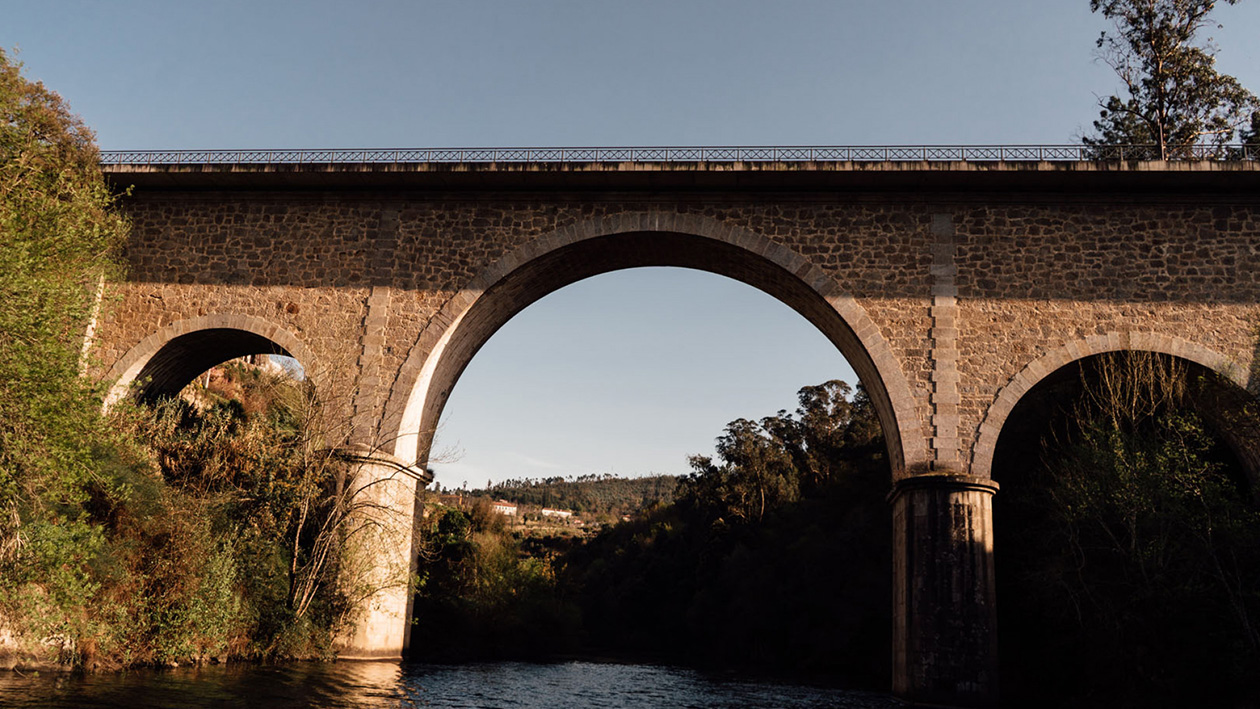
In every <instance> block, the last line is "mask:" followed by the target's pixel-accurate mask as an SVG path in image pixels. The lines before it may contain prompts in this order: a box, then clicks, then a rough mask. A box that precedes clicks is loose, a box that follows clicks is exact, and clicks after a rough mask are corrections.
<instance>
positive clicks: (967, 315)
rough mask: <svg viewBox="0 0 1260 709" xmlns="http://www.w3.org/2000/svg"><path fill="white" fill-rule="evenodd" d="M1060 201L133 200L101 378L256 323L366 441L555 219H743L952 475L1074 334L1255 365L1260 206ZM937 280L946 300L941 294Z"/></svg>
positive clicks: (218, 196) (103, 335)
mask: <svg viewBox="0 0 1260 709" xmlns="http://www.w3.org/2000/svg"><path fill="white" fill-rule="evenodd" d="M1058 201H1062V202H1063V203H1061V204H1059V203H1055V201H1051V200H1047V199H1039V200H1031V199H1030V200H1026V201H1023V202H1020V201H1011V200H1009V199H1008V200H1002V201H996V200H995V201H993V202H992V203H985V202H983V201H981V200H979V199H977V198H969V199H968V200H967V201H965V202H958V201H953V202H951V201H946V200H930V199H927V198H924V197H921V196H919V197H914V198H907V197H905V196H901V197H898V196H893V195H887V196H876V197H870V196H866V197H860V196H857V197H844V196H837V195H835V194H832V195H789V196H774V195H764V194H763V195H756V196H749V195H740V194H713V195H697V194H691V195H687V194H682V195H679V196H677V197H669V196H668V195H665V196H655V197H652V198H648V197H642V196H630V197H626V196H619V195H615V194H592V195H574V194H568V195H565V194H558V195H551V194H532V195H525V194H518V195H502V194H499V195H496V194H477V193H471V194H455V195H445V196H442V195H436V196H435V195H426V194H421V193H410V194H409V193H368V192H362V193H360V192H349V191H346V192H331V191H330V192H305V193H283V192H240V193H227V192H201V193H179V192H151V193H144V192H141V193H139V194H137V196H135V197H132V198H130V200H129V201H128V202H127V204H126V208H127V210H128V212H129V213H130V215H131V217H132V219H133V222H134V230H133V235H132V239H131V241H130V244H129V246H128V250H127V258H128V260H129V262H130V265H131V266H130V269H131V270H130V274H129V278H128V281H127V282H126V283H123V284H115V285H114V286H113V288H112V292H113V295H114V297H113V298H112V299H111V302H110V307H108V308H107V310H106V314H105V316H104V317H103V319H102V322H101V325H100V328H99V332H98V338H97V340H96V343H95V348H94V355H95V356H96V357H97V362H98V364H97V369H96V371H97V372H98V374H101V375H104V374H105V373H107V372H109V371H110V369H111V367H113V366H114V364H115V363H116V362H118V361H119V360H120V359H121V358H122V357H124V355H125V354H126V353H128V352H129V351H131V350H132V349H133V348H134V347H136V345H137V343H139V342H140V341H141V340H143V339H144V338H145V337H147V336H149V335H150V334H152V333H153V332H155V331H156V330H157V329H158V328H160V327H161V326H163V325H166V324H168V323H171V322H174V321H177V320H182V319H187V318H191V317H196V316H199V315H206V314H211V313H238V314H244V315H250V316H253V317H257V318H260V319H263V320H266V321H269V322H272V323H275V324H276V325H278V326H280V327H282V328H285V329H286V330H288V331H289V332H291V333H292V334H293V335H295V336H296V337H297V338H298V339H300V340H301V341H302V342H303V343H305V344H306V346H307V347H308V350H309V351H310V352H311V353H313V354H314V357H315V358H317V359H318V360H319V361H318V362H303V364H304V365H305V366H306V367H308V368H310V369H313V370H317V371H319V372H320V373H321V374H320V377H322V381H324V382H327V384H326V386H327V387H328V388H329V389H330V390H331V391H330V392H329V393H328V395H327V396H326V400H329V401H334V402H336V403H335V406H336V407H337V409H338V410H339V411H342V412H343V413H344V414H345V416H346V418H347V419H350V418H353V419H354V420H355V421H356V424H357V425H358V426H359V428H360V431H361V432H362V430H363V429H365V428H371V427H372V426H373V425H375V423H374V422H376V421H379V419H380V416H381V412H382V410H383V407H384V402H385V398H386V396H387V395H388V392H389V387H390V386H391V385H392V383H393V380H394V378H395V377H396V376H397V372H398V371H399V369H400V367H401V366H402V364H403V362H404V360H405V359H406V358H407V356H408V354H409V353H410V350H411V348H412V346H413V344H414V343H416V342H417V340H418V338H419V337H420V334H421V332H422V331H423V330H424V328H425V327H426V326H429V325H430V324H431V321H432V320H433V318H434V317H435V316H436V315H437V314H438V313H439V311H440V310H441V309H442V307H443V305H444V304H446V303H447V301H448V300H450V299H451V298H452V297H453V296H454V295H455V294H456V293H458V292H459V291H460V289H461V288H463V287H464V286H465V285H467V284H468V282H469V281H471V280H473V279H474V278H475V277H477V276H478V274H479V273H481V272H483V271H484V270H485V269H486V268H487V267H488V266H489V265H490V264H492V263H494V262H496V261H497V260H498V259H500V258H502V257H503V256H504V255H505V254H508V253H511V252H512V251H513V250H515V249H518V248H520V247H521V246H523V245H524V244H526V243H528V242H530V241H532V240H535V239H538V238H540V237H544V236H546V235H548V234H550V233H552V232H554V231H556V230H557V229H561V228H564V227H567V226H571V225H573V224H578V223H582V222H584V221H587V220H591V219H597V218H599V217H602V216H608V215H615V214H619V213H622V212H629V211H633V212H652V211H657V212H667V213H680V214H692V215H701V216H704V217H706V218H709V219H712V220H716V221H718V222H721V223H724V224H730V225H733V226H737V227H740V228H743V229H747V230H750V231H752V232H755V233H757V234H760V235H762V236H765V237H767V238H768V239H770V240H772V241H774V242H776V243H778V244H781V245H783V246H784V247H786V248H788V249H791V250H792V251H794V252H795V253H797V254H800V255H801V256H803V257H804V258H805V259H806V260H808V261H809V262H810V263H812V264H813V265H815V266H817V267H819V268H821V269H822V270H823V271H824V272H825V273H827V274H828V275H830V276H831V277H832V278H834V279H835V281H836V282H837V283H838V284H839V285H840V286H841V287H842V288H843V289H844V290H845V291H847V292H848V293H849V294H850V295H852V296H854V298H855V299H856V301H857V302H858V304H859V305H860V306H861V307H862V308H863V309H865V311H866V312H867V314H868V315H869V316H870V318H871V319H872V320H873V321H874V322H875V323H876V324H877V325H878V328H879V332H880V335H882V337H883V338H884V339H885V340H886V341H887V342H888V344H889V346H890V348H891V350H892V352H893V354H894V356H895V358H896V360H897V361H898V362H899V364H900V367H901V369H902V371H903V372H904V374H905V376H906V378H907V380H908V381H909V384H910V388H911V391H912V393H913V395H914V399H915V407H914V408H915V411H916V414H917V416H918V418H919V421H918V422H917V423H918V424H919V425H921V426H923V427H924V430H925V431H930V430H931V429H930V426H931V424H932V422H933V413H934V412H935V411H936V410H937V407H940V406H941V405H942V404H944V405H945V406H947V407H950V408H949V412H950V416H951V417H953V418H950V419H949V420H948V421H946V423H956V429H957V430H956V434H955V435H956V441H957V442H956V445H957V448H958V450H957V456H956V461H957V463H956V464H957V465H959V466H961V467H963V468H965V467H966V465H967V462H966V461H969V460H970V451H971V447H972V446H973V444H974V443H975V439H976V431H977V427H978V426H979V425H980V423H981V422H982V421H983V420H984V417H985V416H986V413H987V412H988V409H989V406H990V403H991V402H992V401H993V400H994V398H995V396H997V394H998V393H999V391H1000V390H1001V389H1002V387H1003V386H1004V385H1006V383H1007V382H1009V381H1010V380H1011V379H1012V377H1014V376H1016V375H1017V374H1018V373H1019V372H1020V371H1021V370H1022V369H1023V368H1024V367H1026V366H1027V365H1028V364H1029V363H1030V362H1033V361H1034V360H1036V359H1038V358H1039V357H1042V356H1044V355H1045V354H1046V353H1047V352H1050V351H1053V350H1055V349H1056V348H1061V347H1064V346H1066V345H1068V344H1069V343H1071V342H1073V341H1078V340H1083V339H1084V338H1086V337H1088V336H1091V335H1105V334H1106V333H1108V332H1121V331H1134V332H1146V333H1160V334H1164V335H1167V336H1169V337H1176V338H1182V339H1185V340H1188V341H1191V342H1195V343H1198V344H1199V345H1201V346H1202V347H1205V348H1208V349H1210V350H1213V351H1215V352H1218V353H1221V354H1222V355H1224V356H1225V357H1227V358H1228V359H1230V360H1231V361H1233V362H1236V364H1237V366H1238V367H1239V368H1241V371H1244V372H1245V371H1250V367H1251V366H1252V358H1253V354H1254V352H1255V349H1256V346H1257V345H1256V327H1257V324H1260V306H1258V305H1257V303H1260V210H1257V205H1256V204H1243V205H1220V204H1207V203H1196V202H1194V201H1185V202H1182V203H1172V204H1169V203H1144V202H1141V201H1117V202H1115V203H1111V204H1103V203H1093V202H1087V201H1085V200H1076V201H1075V202H1073V201H1070V200H1067V201H1063V200H1058ZM947 223H948V224H950V225H952V226H950V227H949V228H950V229H951V230H952V231H951V232H950V233H948V234H947V235H946V236H943V235H945V234H946V232H944V231H942V229H943V228H945V225H946V224H947ZM942 239H946V240H947V241H942ZM942 244H946V245H947V246H948V248H947V249H945V250H942V248H941V245H942ZM934 247H936V248H935V250H934ZM941 274H948V277H949V278H950V279H952V280H953V286H954V288H955V292H956V294H957V297H956V301H954V300H950V299H949V297H948V296H945V298H946V299H945V300H942V299H941V298H942V296H941V295H940V294H941V293H942V292H943V291H940V290H939V288H938V289H936V290H935V291H934V288H933V286H934V285H937V286H939V285H940V284H941V277H942V276H941ZM934 318H935V320H934ZM934 322H935V328H936V329H935V330H934V329H933V327H934ZM951 325H952V327H951ZM365 330H366V331H365ZM943 337H944V338H947V339H948V341H949V342H950V343H952V344H953V346H954V347H955V348H956V350H955V351H954V353H953V354H951V355H949V358H950V359H952V360H954V361H953V362H952V366H953V368H954V371H955V372H956V375H955V376H956V378H957V381H956V383H955V384H954V385H953V386H954V388H955V391H954V392H953V393H950V392H948V391H944V390H941V389H939V388H934V387H936V384H934V379H933V376H934V372H936V371H937V370H939V369H941V368H942V362H939V361H937V359H935V358H934V357H935V355H937V354H939V353H940V351H941V349H940V348H942V347H943V346H944V345H943V344H942V342H944V340H942V338H943ZM946 368H948V367H946ZM316 381H317V383H318V382H320V381H321V379H320V378H317V380H316ZM356 391H357V394H356V393H355V392H356ZM942 411H944V410H943V409H942ZM939 418H940V417H938V419H939ZM941 420H944V419H941ZM941 420H938V421H937V423H938V424H939V423H940V422H941ZM378 435H383V434H379V432H378ZM929 435H930V434H929ZM950 440H953V439H950ZM949 445H955V444H954V443H950V444H949ZM951 458H952V457H951ZM977 473H978V474H987V471H977Z"/></svg>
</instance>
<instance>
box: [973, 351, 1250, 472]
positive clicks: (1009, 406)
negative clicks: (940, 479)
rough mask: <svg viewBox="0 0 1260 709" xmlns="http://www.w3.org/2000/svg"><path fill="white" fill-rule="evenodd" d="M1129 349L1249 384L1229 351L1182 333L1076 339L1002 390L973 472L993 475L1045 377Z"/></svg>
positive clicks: (981, 435) (983, 427) (982, 430)
mask: <svg viewBox="0 0 1260 709" xmlns="http://www.w3.org/2000/svg"><path fill="white" fill-rule="evenodd" d="M1125 350H1133V351H1143V352H1152V353H1155V354H1164V355H1169V356H1172V357H1178V358H1180V359H1184V360H1187V361H1189V362H1194V363H1195V364H1198V365H1200V366H1203V367H1205V368H1207V369H1210V370H1212V371H1213V372H1216V373H1217V374H1220V375H1221V376H1223V377H1225V378H1226V379H1228V380H1229V381H1231V382H1233V383H1234V384H1237V385H1238V386H1239V387H1240V388H1246V386H1247V376H1246V373H1245V372H1243V371H1241V370H1240V369H1239V367H1238V366H1237V364H1236V363H1235V362H1234V361H1233V360H1231V359H1230V358H1229V357H1226V356H1225V355H1223V354H1221V353H1220V352H1217V351H1215V350H1212V349H1210V348H1208V347H1204V346H1203V345H1200V344H1198V343H1195V342H1191V341H1189V340H1185V339H1182V338H1180V337H1175V336H1172V335H1162V334H1158V333H1151V332H1109V333H1107V334H1105V335H1091V336H1090V337H1086V338H1083V339H1080V340H1074V341H1072V342H1069V343H1067V344H1066V345H1064V346H1062V347H1060V348H1058V349H1056V350H1053V351H1051V352H1048V353H1046V354H1044V355H1042V356H1041V357H1040V358H1038V359H1035V360H1033V361H1032V362H1030V363H1029V364H1028V365H1027V366H1025V367H1024V368H1023V369H1022V370H1020V371H1019V373H1018V374H1016V375H1015V376H1014V377H1011V379H1010V381H1008V382H1007V383H1006V385H1005V386H1003V387H1002V389H1001V390H1000V391H999V392H998V395H997V397H996V398H995V399H994V400H993V403H992V404H990V405H989V410H988V411H987V412H986V413H985V417H984V420H983V421H982V422H981V423H980V426H979V429H978V431H977V436H976V445H975V448H974V449H973V450H972V458H971V474H972V475H975V476H979V477H983V478H991V477H992V475H993V454H994V451H995V450H997V441H998V436H999V435H1001V433H1002V427H1003V426H1005V425H1006V420H1007V417H1009V416H1010V414H1011V412H1012V411H1013V410H1014V409H1015V405H1016V404H1018V403H1019V401H1020V399H1022V398H1023V397H1024V395H1025V394H1027V393H1028V392H1029V391H1030V390H1031V389H1032V388H1033V387H1034V386H1036V385H1037V384H1038V383H1039V382H1040V381H1041V380H1042V379H1044V378H1046V377H1047V376H1049V375H1050V374H1051V373H1053V372H1055V371H1058V370H1059V369H1061V368H1063V367H1065V366H1067V365H1069V364H1071V363H1072V362H1075V361H1077V360H1080V359H1084V358H1086V357H1092V356H1094V355H1100V354H1105V353H1107V352H1120V351H1125Z"/></svg>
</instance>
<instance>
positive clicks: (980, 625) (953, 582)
mask: <svg viewBox="0 0 1260 709" xmlns="http://www.w3.org/2000/svg"><path fill="white" fill-rule="evenodd" d="M997 488H998V486H997V483H995V482H993V481H991V480H987V479H984V478H974V477H969V476H963V475H940V474H937V475H919V476H914V477H909V478H904V479H902V480H899V481H897V482H896V484H895V485H894V486H893V490H892V492H891V493H890V494H889V501H890V502H891V503H892V506H893V693H894V694H896V695H897V696H899V697H901V698H903V699H906V700H909V701H911V702H914V703H916V704H919V703H921V704H931V705H942V706H968V707H972V706H993V705H995V704H996V703H997V696H998V677H997V670H998V655H997V606H996V603H995V589H994V576H993V505H992V502H993V494H994V493H995V492H996V491H997Z"/></svg>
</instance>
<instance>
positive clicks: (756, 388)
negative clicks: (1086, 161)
mask: <svg viewBox="0 0 1260 709" xmlns="http://www.w3.org/2000/svg"><path fill="white" fill-rule="evenodd" d="M0 10H2V14H0V16H2V17H3V18H4V19H3V21H2V22H0V46H3V47H6V48H10V49H11V48H13V47H18V48H19V49H20V55H19V58H20V59H21V60H22V61H23V62H25V64H26V74H27V76H28V77H31V78H34V79H39V80H42V81H44V82H45V83H46V84H48V85H49V86H50V87H52V88H53V89H55V90H57V91H58V92H60V93H61V94H62V95H63V96H65V97H66V98H67V99H68V100H69V101H70V103H71V105H72V106H73V107H74V109H75V110H76V112H78V113H79V114H80V115H82V116H83V118H84V120H85V121H86V122H87V123H88V124H89V125H91V126H92V127H93V128H95V129H96V131H97V137H98V141H99V143H100V145H101V147H102V148H104V149H142V148H189V149H192V148H299V147H346V148H353V147H431V146H432V147H440V146H555V145H721V144H726V145H732V144H742V145H768V144H778V145H789V144H814V145H820V144H851V145H861V144H979V143H1005V144H1013V143H1063V142H1073V141H1074V140H1075V139H1076V138H1078V137H1079V136H1080V135H1081V134H1082V133H1084V132H1086V131H1087V130H1088V128H1089V125H1090V122H1091V121H1092V120H1093V117H1094V115H1095V113H1096V105H1095V103H1096V97H1097V96H1105V95H1107V94H1109V93H1111V92H1112V91H1115V90H1117V82H1116V81H1115V80H1114V78H1113V76H1112V75H1111V73H1110V70H1109V69H1107V68H1106V67H1105V66H1102V65H1100V64H1097V63H1095V62H1094V61H1093V59H1092V51H1093V42H1094V39H1095V38H1096V37H1097V36H1098V33H1099V32H1100V31H1102V30H1103V29H1105V27H1106V24H1105V22H1104V21H1103V20H1102V19H1101V18H1099V17H1097V16H1094V15H1091V14H1090V12H1089V3H1088V0H1052V1H1051V0H955V1H953V2H941V1H940V0H884V1H883V2H871V1H870V0H866V1H864V2H844V1H841V0H830V1H817V2H801V1H793V0H776V1H774V2H770V1H768V0H767V1H765V2H752V1H748V0H746V1H735V0H727V1H723V2H717V1H711V2H687V1H686V0H670V1H667V2H659V1H655V0H635V1H634V2H627V1H625V0H620V1H618V2H602V1H599V0H574V1H564V2H548V1H544V0H534V1H526V0H503V1H501V2H479V1H476V0H458V1H452V2H420V1H408V2H385V1H373V0H366V1H362V2H354V3H351V2H297V1H291V2H267V1H265V0H249V1H248V2H219V1H216V2H171V1H170V0H161V1H152V2H124V1H121V0H120V1H115V2H63V1H59V0H3V2H0ZM1216 18H1217V19H1218V20H1219V21H1220V22H1222V23H1223V24H1224V27H1223V28H1222V29H1220V30H1215V31H1214V32H1213V33H1212V35H1213V36H1214V37H1215V39H1216V43H1217V44H1218V45H1219V47H1220V54H1219V56H1218V59H1219V67H1220V68H1221V70H1223V71H1225V72H1228V73H1232V74H1234V75H1235V76H1237V77H1238V78H1239V79H1241V80H1242V81H1243V83H1244V84H1245V85H1247V86H1249V87H1250V88H1251V89H1253V90H1260V50H1258V49H1257V45H1258V44H1260V43H1257V42H1255V37H1256V36H1257V30H1260V3H1254V2H1253V3H1243V4H1241V5H1238V6H1233V7H1230V6H1228V5H1224V4H1222V6H1221V7H1219V8H1218V9H1217V13H1216ZM830 377H840V378H845V379H849V380H852V374H851V373H850V372H849V370H848V368H847V365H846V364H845V363H844V361H843V359H841V358H840V357H839V355H838V354H837V353H836V352H835V350H834V348H832V347H831V346H830V345H829V344H828V343H827V342H826V341H825V340H824V339H823V338H822V337H821V336H820V335H819V334H818V333H817V332H816V331H814V330H813V329H812V328H811V326H809V325H808V323H806V322H805V321H804V320H803V319H801V318H800V317H799V316H797V315H795V314H794V313H792V312H791V311H789V310H787V309H786V308H785V307H784V306H782V305H780V304H779V303H778V302H777V301H774V300H772V299H770V298H769V297H768V296H765V295H763V294H761V293H760V292H757V291H754V290H752V289H750V288H747V287H745V286H743V285H741V284H738V283H735V282H732V281H728V280H725V279H721V278H718V277H715V276H710V275H707V274H701V273H696V272H690V271H678V270H673V269H642V270H636V271H627V272H619V273H614V274H608V275H605V276H601V277H598V278H595V279H591V280H589V281H585V282H582V283H579V284H576V285H574V286H571V287H569V288H566V289H564V290H561V291H559V292H557V293H555V294H553V295H551V296H549V297H547V298H545V299H543V300H542V301H540V302H539V303H537V304H536V305H534V306H533V307H531V308H529V309H527V310H526V311H524V312H523V313H521V314H520V315H519V316H518V317H517V318H515V319H514V320H513V321H511V322H510V323H509V324H508V325H507V326H506V327H505V328H504V329H503V330H501V331H500V332H499V333H498V334H496V335H495V337H494V338H493V339H491V341H490V342H489V343H488V344H487V345H486V347H485V348H484V349H483V350H482V352H481V353H480V354H479V355H478V356H477V358H476V359H475V360H474V361H473V363H472V365H471V366H470V367H469V368H468V370H467V372H466V373H465V375H464V377H463V378H462V379H461V380H460V382H459V384H458V385H457V387H456V389H455V392H454V394H453V395H452V398H451V401H450V404H449V405H448V408H447V415H446V416H444V421H445V423H444V428H443V430H442V431H441V434H440V435H441V437H442V442H443V443H444V444H447V445H457V446H458V447H459V448H461V449H462V450H463V458H462V459H461V460H460V461H459V462H457V463H454V464H447V465H439V466H437V471H438V480H439V482H441V483H442V484H443V485H447V486H450V485H456V486H458V485H460V484H462V483H463V482H464V481H467V482H468V483H469V485H470V486H480V485H482V484H484V483H485V481H486V480H487V479H496V480H497V479H502V478H505V477H521V476H531V477H539V476H549V475H575V474H583V473H588V472H610V471H611V472H616V473H619V474H638V473H647V472H651V471H658V472H671V473H680V472H686V469H687V467H686V460H685V458H686V455H687V454H688V453H703V452H708V451H710V450H711V448H712V441H713V438H714V437H715V436H717V435H718V434H719V433H720V432H721V429H722V426H723V425H724V424H725V423H726V422H727V421H730V420H731V419H734V418H737V417H740V416H744V417H750V418H754V417H761V416H764V415H768V414H772V413H774V412H775V411H776V410H778V409H780V408H791V407H792V406H793V405H794V393H795V391H796V389H797V388H799V387H800V386H803V385H806V384H813V383H818V382H821V381H823V380H825V379H827V378H830Z"/></svg>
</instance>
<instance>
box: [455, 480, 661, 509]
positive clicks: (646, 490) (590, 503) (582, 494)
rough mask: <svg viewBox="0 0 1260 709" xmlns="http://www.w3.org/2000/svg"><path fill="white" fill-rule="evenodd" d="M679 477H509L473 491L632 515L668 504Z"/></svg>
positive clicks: (537, 503)
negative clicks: (655, 504) (654, 506)
mask: <svg viewBox="0 0 1260 709" xmlns="http://www.w3.org/2000/svg"><path fill="white" fill-rule="evenodd" d="M677 484H678V478H677V477H676V476H673V475H652V476H648V477H642V478H619V477H615V476H613V475H581V476H578V477H576V478H568V479H566V478H559V477H556V478H544V479H541V480H534V479H530V478H526V479H524V480H507V481H504V482H501V483H498V484H496V485H494V486H493V487H491V488H489V489H488V490H474V491H473V492H472V493H471V494H472V495H474V496H482V495H484V496H490V497H494V498H501V499H504V500H510V501H512V502H515V503H517V504H521V505H535V506H538V507H552V508H556V509H563V510H572V511H574V512H585V513H588V514H613V515H626V514H632V513H634V512H636V511H638V510H640V509H643V508H644V507H647V506H648V505H651V504H652V503H654V502H661V503H665V504H668V503H670V502H672V501H673V499H674V487H675V486H676V485H677Z"/></svg>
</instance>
